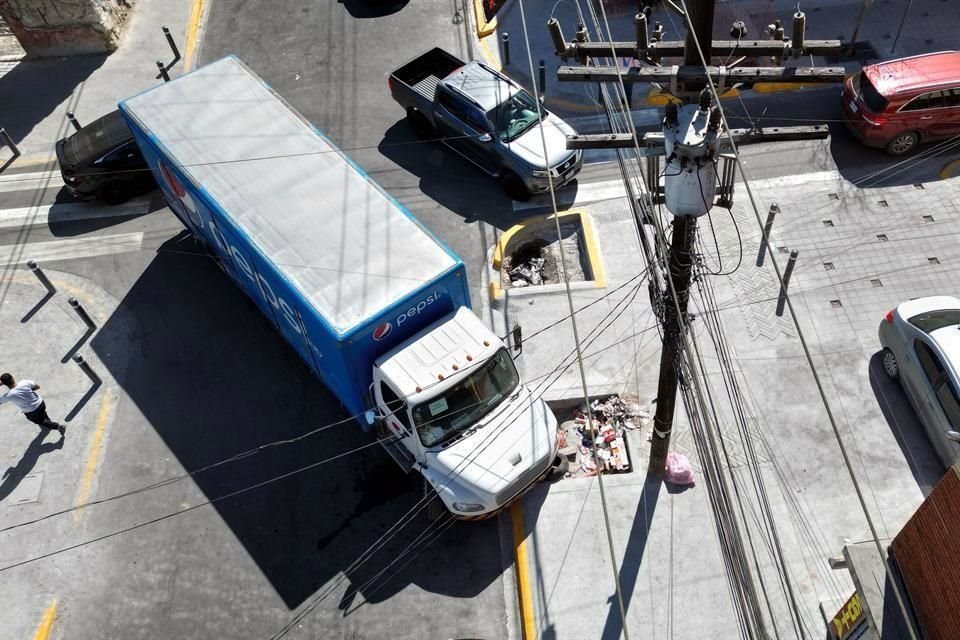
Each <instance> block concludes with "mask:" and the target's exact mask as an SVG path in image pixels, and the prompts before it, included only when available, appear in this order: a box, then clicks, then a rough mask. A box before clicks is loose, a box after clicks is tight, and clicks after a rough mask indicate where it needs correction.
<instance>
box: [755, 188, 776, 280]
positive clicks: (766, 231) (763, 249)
mask: <svg viewBox="0 0 960 640" xmlns="http://www.w3.org/2000/svg"><path fill="white" fill-rule="evenodd" d="M778 213H780V207H779V206H778V205H777V203H776V202H774V203H773V204H771V205H770V211H768V212H767V221H766V222H765V223H764V224H763V237H762V238H760V253H759V254H757V266H758V267H762V266H763V258H764V256H766V254H767V241H768V240H769V239H770V229H771V228H772V227H773V219H774V218H776V217H777V214H778Z"/></svg>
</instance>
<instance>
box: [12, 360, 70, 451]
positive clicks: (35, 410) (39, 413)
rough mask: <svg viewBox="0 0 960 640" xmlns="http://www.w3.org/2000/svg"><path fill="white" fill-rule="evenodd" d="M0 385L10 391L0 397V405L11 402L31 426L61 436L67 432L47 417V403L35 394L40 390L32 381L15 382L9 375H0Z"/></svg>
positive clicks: (65, 428) (64, 427) (63, 426)
mask: <svg viewBox="0 0 960 640" xmlns="http://www.w3.org/2000/svg"><path fill="white" fill-rule="evenodd" d="M0 384H3V385H6V386H7V387H10V390H9V391H7V392H6V393H5V394H3V395H2V396H0V404H3V403H5V402H12V403H13V404H15V405H17V407H19V408H20V410H21V411H23V415H25V416H26V417H27V420H29V421H30V422H32V423H33V424H35V425H37V426H40V427H44V428H45V429H56V430H57V431H59V432H60V435H61V436H62V435H63V434H64V433H66V431H67V427H66V426H65V425H62V424H60V423H59V422H54V421H53V420H51V419H50V416H48V415H47V403H46V402H44V401H43V398H41V397H40V395H39V394H38V393H37V390H38V389H39V388H40V385H38V384H37V383H36V382H34V381H33V380H21V381H20V382H17V381H16V380H14V379H13V376H12V375H10V374H9V373H4V374H3V375H0Z"/></svg>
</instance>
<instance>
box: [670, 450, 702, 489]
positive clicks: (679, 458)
mask: <svg viewBox="0 0 960 640" xmlns="http://www.w3.org/2000/svg"><path fill="white" fill-rule="evenodd" d="M663 479H664V480H665V481H667V482H669V483H670V484H679V485H684V486H687V485H691V484H693V483H694V480H693V469H692V468H691V467H690V461H689V460H687V456H685V455H683V454H682V453H676V452H673V451H671V452H669V453H668V454H667V471H666V474H665V475H664V478H663Z"/></svg>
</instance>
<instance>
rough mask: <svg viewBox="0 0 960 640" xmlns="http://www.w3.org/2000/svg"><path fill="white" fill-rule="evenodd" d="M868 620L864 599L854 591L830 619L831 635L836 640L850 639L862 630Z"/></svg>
mask: <svg viewBox="0 0 960 640" xmlns="http://www.w3.org/2000/svg"><path fill="white" fill-rule="evenodd" d="M866 621H867V617H866V615H865V613H864V610H863V600H862V598H861V597H860V594H859V593H857V592H854V594H853V595H852V596H850V599H849V600H847V602H846V603H845V604H844V605H843V606H842V607H840V611H838V612H837V615H835V616H833V620H831V621H830V637H831V638H834V639H835V640H848V639H849V638H852V637H854V634H855V633H856V632H857V631H860V630H862V627H863V626H864V624H865V623H866Z"/></svg>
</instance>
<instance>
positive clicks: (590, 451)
mask: <svg viewBox="0 0 960 640" xmlns="http://www.w3.org/2000/svg"><path fill="white" fill-rule="evenodd" d="M590 411H591V413H592V414H593V419H594V427H595V434H596V435H595V437H594V435H593V433H591V430H590V427H589V426H588V424H587V407H586V405H584V404H581V405H580V406H579V407H577V408H575V409H573V411H572V412H571V415H570V419H568V420H566V421H564V422H562V423H561V424H560V455H561V456H562V457H565V458H566V459H567V460H569V461H570V471H569V473H568V474H567V476H566V477H572V478H587V477H590V476H593V475H596V473H597V470H598V468H599V470H600V472H601V473H626V472H629V471H631V470H632V466H631V463H630V453H629V450H628V446H627V439H626V433H627V432H628V431H635V430H639V429H641V428H642V427H643V426H646V424H647V422H648V421H649V419H650V414H649V412H648V411H646V410H644V409H643V408H641V407H640V404H639V403H638V402H634V401H632V400H623V399H621V398H620V396H616V395H613V396H609V397H606V398H603V399H597V400H593V401H592V402H591V403H590ZM594 444H595V445H596V458H594Z"/></svg>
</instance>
